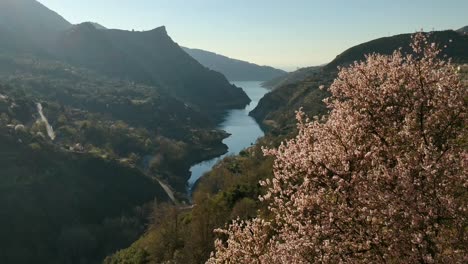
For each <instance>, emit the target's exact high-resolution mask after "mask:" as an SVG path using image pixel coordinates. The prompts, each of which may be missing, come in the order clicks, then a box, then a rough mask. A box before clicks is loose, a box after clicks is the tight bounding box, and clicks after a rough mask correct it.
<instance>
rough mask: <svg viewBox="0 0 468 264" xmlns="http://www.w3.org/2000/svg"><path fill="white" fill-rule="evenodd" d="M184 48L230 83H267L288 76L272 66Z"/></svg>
mask: <svg viewBox="0 0 468 264" xmlns="http://www.w3.org/2000/svg"><path fill="white" fill-rule="evenodd" d="M182 48H183V49H184V50H185V52H187V53H188V54H189V55H190V56H192V57H193V58H195V59H196V60H197V61H198V62H200V63H201V64H202V65H204V66H205V67H208V68H210V69H212V70H215V71H218V72H221V73H222V74H224V75H225V76H226V78H227V79H228V80H230V81H267V80H271V79H274V78H277V77H280V76H285V75H286V72H285V71H283V70H279V69H275V68H273V67H270V66H260V65H257V64H254V63H250V62H247V61H242V60H236V59H231V58H229V57H226V56H223V55H220V54H216V53H214V52H209V51H205V50H201V49H191V48H185V47H182Z"/></svg>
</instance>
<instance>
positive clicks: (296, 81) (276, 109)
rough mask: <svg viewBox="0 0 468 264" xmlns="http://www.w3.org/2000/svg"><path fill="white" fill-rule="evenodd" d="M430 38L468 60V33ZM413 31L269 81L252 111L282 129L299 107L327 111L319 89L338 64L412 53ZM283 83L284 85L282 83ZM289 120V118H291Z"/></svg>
mask: <svg viewBox="0 0 468 264" xmlns="http://www.w3.org/2000/svg"><path fill="white" fill-rule="evenodd" d="M430 34H431V35H430V40H431V41H434V42H436V43H439V45H441V46H442V47H443V46H444V45H446V46H447V47H446V48H444V49H443V53H442V54H441V56H444V55H446V56H448V57H449V58H452V60H453V61H454V62H456V63H466V62H468V49H467V48H466V47H468V36H467V35H461V34H459V33H457V32H455V31H452V30H448V31H436V32H431V33H430ZM410 40H411V34H400V35H395V36H392V37H386V38H379V39H376V40H372V41H369V42H366V43H362V44H360V45H357V46H354V47H351V48H349V49H347V50H346V51H344V52H343V53H341V54H340V55H338V56H337V57H336V58H335V59H334V60H333V61H332V62H330V63H329V64H327V65H325V66H323V67H321V68H314V67H311V68H305V69H303V70H299V71H297V72H293V73H290V74H288V75H287V76H286V78H282V79H278V80H273V81H271V82H269V83H267V85H268V84H269V85H270V86H273V87H276V89H275V90H273V91H271V92H270V93H268V94H267V95H265V97H264V98H263V99H262V100H261V101H260V102H259V104H258V106H257V107H256V108H255V109H254V110H253V111H252V112H251V113H250V115H251V116H253V117H254V118H255V119H256V120H257V121H258V122H259V123H261V124H262V125H263V126H264V127H265V128H281V127H284V126H290V125H293V124H294V113H295V111H296V110H298V109H299V108H300V107H303V108H304V111H305V112H306V113H308V112H310V113H315V112H323V111H325V108H324V104H323V102H322V100H323V99H324V98H325V97H327V96H328V93H327V92H326V91H321V90H319V89H318V87H319V86H320V85H325V87H327V86H329V85H330V84H331V81H332V80H333V79H334V78H335V77H336V72H337V67H338V66H344V65H348V64H350V63H352V62H354V61H360V60H363V59H364V56H365V54H369V53H373V52H375V53H381V54H391V53H392V52H393V50H395V49H398V48H402V50H403V51H404V52H410V48H409V44H410ZM281 84H283V85H282V86H281ZM288 120H289V121H288Z"/></svg>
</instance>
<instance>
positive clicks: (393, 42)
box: [325, 30, 468, 70]
mask: <svg viewBox="0 0 468 264" xmlns="http://www.w3.org/2000/svg"><path fill="white" fill-rule="evenodd" d="M411 35H412V34H400V35H395V36H391V37H385V38H379V39H375V40H371V41H369V42H365V43H362V44H359V45H357V46H354V47H352V48H349V49H347V50H346V51H344V52H343V53H341V54H340V55H338V56H336V58H335V59H334V60H333V61H332V62H330V63H329V64H327V65H326V66H325V70H335V69H336V67H337V66H342V65H346V64H349V63H352V62H354V61H361V60H363V59H364V55H365V54H369V53H374V52H375V53H380V54H391V53H392V52H393V51H394V50H396V49H399V48H402V50H403V52H406V53H410V52H411V48H410V47H409V43H410V42H411ZM429 40H430V41H432V42H435V43H438V44H439V45H441V47H444V46H447V48H445V49H443V53H442V54H441V55H442V56H443V55H447V57H449V58H452V59H453V61H454V62H458V63H466V62H468V49H467V48H466V47H468V36H467V35H461V34H459V33H458V32H456V31H453V30H446V31H434V32H430V38H429Z"/></svg>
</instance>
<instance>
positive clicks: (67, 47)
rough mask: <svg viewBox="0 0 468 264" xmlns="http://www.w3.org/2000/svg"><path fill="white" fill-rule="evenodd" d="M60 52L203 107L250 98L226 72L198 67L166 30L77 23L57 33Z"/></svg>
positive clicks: (225, 105)
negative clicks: (110, 27) (138, 29)
mask: <svg viewBox="0 0 468 264" xmlns="http://www.w3.org/2000/svg"><path fill="white" fill-rule="evenodd" d="M57 44H58V45H57V52H58V55H59V57H60V58H62V59H64V60H66V61H68V62H69V63H72V64H76V65H80V66H84V67H88V68H91V69H94V70H97V71H99V72H101V73H104V74H107V75H109V76H113V77H116V78H120V79H125V80H131V81H135V82H138V83H145V84H149V85H154V86H157V87H162V88H165V89H167V90H169V91H170V92H172V94H173V95H175V96H177V97H178V98H180V99H182V100H184V101H186V102H189V103H191V104H193V105H196V106H198V107H199V108H200V109H202V110H224V109H228V108H238V107H243V106H245V105H246V104H247V103H248V102H250V99H249V98H248V97H247V95H246V94H245V92H244V91H243V90H242V89H241V88H238V87H235V86H234V85H231V84H230V83H229V82H228V81H227V80H226V78H225V77H224V76H223V75H222V74H220V73H218V72H215V71H213V70H209V69H207V68H205V67H203V66H202V65H201V64H200V63H198V62H197V61H196V60H195V59H193V58H192V57H190V56H189V55H188V54H187V53H185V52H184V51H183V50H182V49H181V48H180V47H179V45H177V44H176V43H175V42H174V41H172V39H171V38H170V37H169V36H168V34H167V32H166V29H165V27H159V28H156V29H153V30H150V31H144V32H135V31H125V30H114V29H112V30H98V29H96V27H95V26H94V25H93V24H91V23H82V24H79V25H76V26H74V27H72V28H71V29H69V30H67V31H66V32H64V33H62V34H61V35H60V37H59V39H58V42H57Z"/></svg>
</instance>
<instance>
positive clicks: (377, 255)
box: [208, 33, 468, 264]
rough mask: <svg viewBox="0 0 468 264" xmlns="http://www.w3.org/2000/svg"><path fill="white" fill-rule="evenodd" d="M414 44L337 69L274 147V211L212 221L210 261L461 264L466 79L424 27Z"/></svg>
mask: <svg viewBox="0 0 468 264" xmlns="http://www.w3.org/2000/svg"><path fill="white" fill-rule="evenodd" d="M412 47H413V50H414V54H412V55H404V54H402V53H401V51H399V50H397V51H395V52H394V53H393V54H392V55H389V56H386V55H379V54H371V55H368V56H367V57H366V61H365V62H356V63H354V64H353V65H351V66H350V67H348V68H342V69H340V72H339V75H338V78H337V79H336V80H335V81H334V83H333V84H332V85H331V87H330V91H331V93H332V97H330V98H328V99H327V100H326V103H327V105H328V107H329V108H330V110H331V111H330V114H329V115H328V116H327V117H324V118H322V119H320V120H318V119H315V120H309V119H307V118H305V116H304V114H303V113H302V112H301V111H299V112H298V114H297V119H298V128H299V134H298V135H297V137H295V138H294V139H292V140H289V141H288V142H286V143H284V144H282V145H281V146H280V147H279V148H278V149H275V150H265V153H266V154H268V155H274V156H275V157H276V161H275V164H274V178H273V179H272V180H266V181H264V182H261V184H262V185H263V186H265V187H266V188H267V193H266V194H265V195H264V196H262V197H260V199H261V200H263V201H264V202H266V203H268V208H269V211H270V212H271V214H270V215H273V217H270V218H268V217H264V218H263V219H262V218H261V217H259V218H256V219H253V220H250V221H235V222H234V223H232V224H231V225H230V226H229V227H228V229H227V230H217V231H218V232H220V233H222V237H223V238H224V239H219V240H217V241H216V244H215V246H216V250H215V252H213V254H212V257H211V258H210V260H209V261H208V263H269V264H272V263H467V262H468V256H467V246H468V241H467V239H468V236H467V234H466V230H467V228H468V222H467V209H468V208H467V199H468V192H467V187H468V178H467V174H468V152H467V140H468V136H467V135H468V133H467V124H466V121H467V104H468V103H467V99H468V93H467V87H465V86H464V85H462V83H461V82H460V78H459V76H458V75H457V71H456V69H455V66H453V65H452V64H451V63H450V61H448V62H446V61H443V60H441V59H439V56H438V55H439V52H440V50H439V48H438V46H437V45H436V44H433V43H428V40H427V37H426V36H425V35H424V34H423V33H418V34H415V35H414V36H413V44H412Z"/></svg>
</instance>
